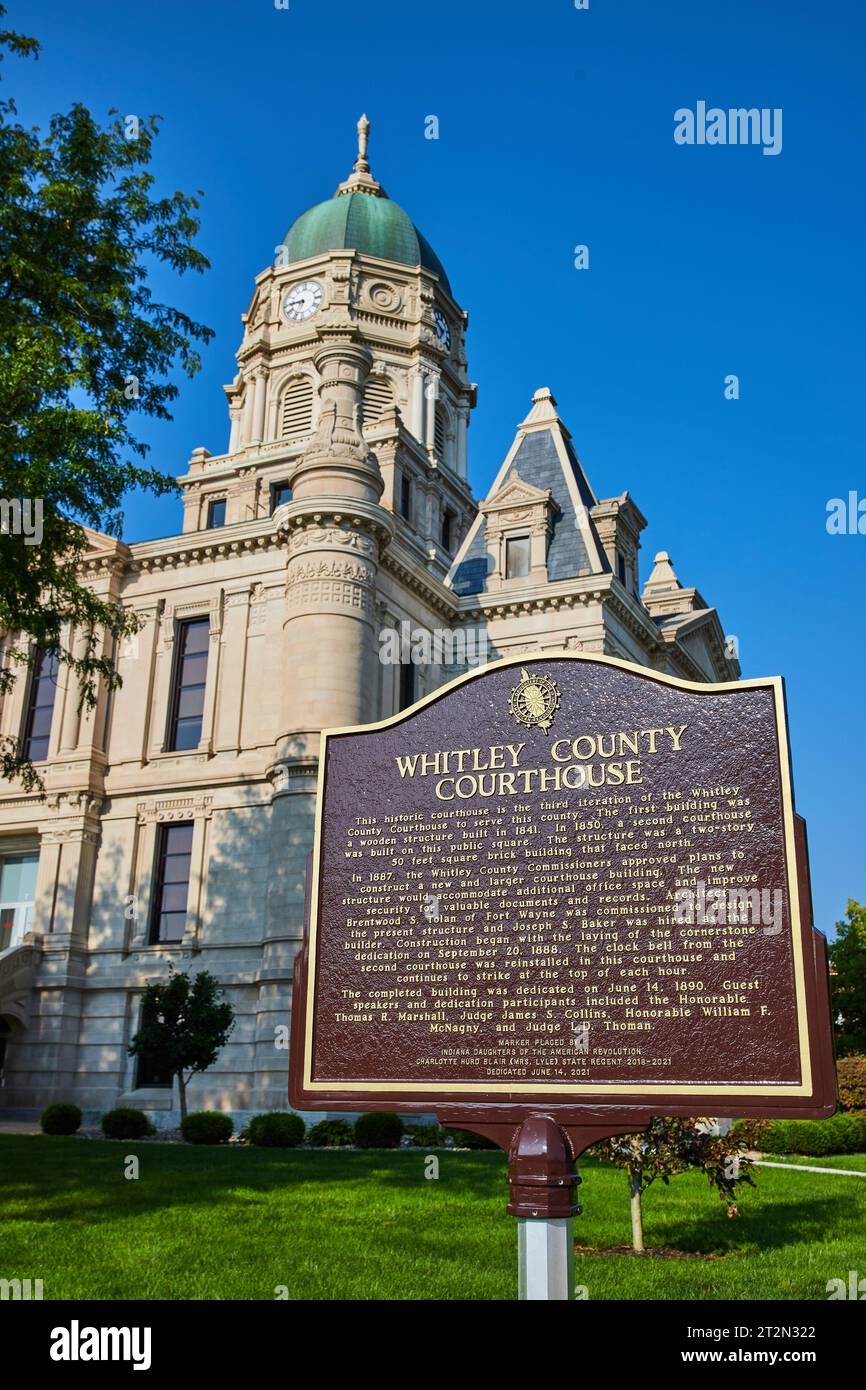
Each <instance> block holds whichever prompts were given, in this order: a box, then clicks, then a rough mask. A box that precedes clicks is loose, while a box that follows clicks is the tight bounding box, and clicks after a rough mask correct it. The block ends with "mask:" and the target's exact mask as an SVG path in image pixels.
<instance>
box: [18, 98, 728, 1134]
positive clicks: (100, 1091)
mask: <svg viewBox="0 0 866 1390" xmlns="http://www.w3.org/2000/svg"><path fill="white" fill-rule="evenodd" d="M367 131H368V126H367V123H366V121H365V120H362V121H361V122H360V123H359V152H358V157H357V159H356V161H355V165H354V171H353V173H352V174H351V175H350V177H349V178H348V179H346V181H345V182H344V183H341V184H340V186H339V187H338V189H337V191H336V193H335V194H334V196H333V197H332V198H330V199H328V200H327V201H325V202H322V203H319V204H318V205H317V206H315V207H312V208H310V209H309V210H308V211H306V212H303V213H302V214H301V215H300V216H299V217H298V218H297V220H296V221H295V222H293V224H292V225H291V227H290V228H289V230H288V232H287V233H286V235H285V240H284V243H283V244H282V246H281V249H280V253H279V254H278V256H277V257H276V260H275V263H274V264H272V265H268V266H266V267H265V268H264V269H263V270H262V271H261V272H260V274H259V275H258V276H257V277H256V280H255V285H254V288H253V293H252V299H251V301H250V305H249V308H248V310H247V312H246V313H245V314H244V315H243V316H242V323H243V338H242V341H241V345H240V348H239V350H238V353H237V371H236V374H235V376H234V378H233V380H232V381H231V383H230V384H229V385H228V386H227V387H226V388H225V391H226V396H227V404H228V417H229V418H228V447H227V448H226V450H225V452H223V453H216V454H214V453H210V452H209V451H208V450H207V449H205V448H196V449H194V450H193V451H192V455H191V457H190V460H189V463H188V465H187V468H186V471H185V472H184V473H183V475H182V476H181V478H180V484H181V487H182V492H183V525H182V529H181V531H180V532H179V534H176V535H172V536H168V537H164V538H160V539H157V540H151V541H145V542H141V543H136V544H132V545H127V544H125V543H124V542H122V541H119V540H115V539H112V538H110V537H108V536H104V535H98V534H95V533H91V534H90V535H89V537H88V539H89V550H88V553H87V556H86V560H85V566H84V567H85V571H86V575H87V582H89V583H91V584H92V585H93V586H94V588H95V589H97V590H98V591H99V592H100V593H101V594H104V595H110V596H111V597H112V598H115V599H117V600H118V602H120V603H122V604H124V605H125V606H127V607H129V608H130V609H132V610H133V611H134V612H135V614H136V615H137V617H138V619H139V623H140V626H139V630H138V632H137V634H136V636H135V637H134V638H131V639H130V640H128V641H127V642H126V643H125V644H123V646H122V647H121V649H120V650H119V651H117V653H116V657H117V661H118V664H119V670H120V674H121V676H122V680H123V684H122V687H121V688H120V689H118V690H117V691H116V692H115V693H114V694H113V695H111V694H109V693H108V692H107V691H106V690H104V689H103V690H102V691H101V693H100V696H99V699H98V702H97V705H96V708H95V709H94V710H92V711H87V710H80V709H79V700H78V692H77V688H76V687H75V685H74V682H70V681H69V680H68V679H67V671H66V668H65V667H62V666H61V667H60V668H59V670H58V669H57V667H56V663H55V662H54V660H53V658H52V656H51V654H50V653H45V654H44V655H42V657H41V660H40V662H39V664H38V666H37V669H36V670H35V671H34V673H33V674H32V676H31V677H30V678H29V679H25V678H23V677H22V678H21V679H19V680H18V681H17V683H16V685H15V687H14V690H13V692H12V693H11V694H10V695H9V696H7V697H6V698H5V700H4V702H3V705H2V712H0V720H2V732H3V734H5V735H7V736H11V737H13V738H19V739H20V740H21V741H22V744H23V747H24V750H25V751H26V752H27V753H28V754H29V755H30V757H31V758H33V759H34V761H35V762H36V763H37V765H38V767H39V769H40V771H41V773H42V776H43V779H44V784H45V796H44V798H43V799H40V798H39V797H38V796H37V795H36V794H28V793H26V792H24V791H23V790H22V789H21V787H20V786H17V785H10V784H4V785H3V788H2V791H0V914H2V915H0V1066H2V1089H0V1112H2V1113H5V1114H6V1115H28V1114H35V1113H36V1112H37V1111H38V1110H39V1109H40V1108H41V1107H42V1106H44V1105H45V1104H47V1103H48V1102H50V1101H52V1100H72V1101H75V1102H77V1103H78V1104H79V1105H81V1106H82V1107H83V1108H84V1109H85V1111H86V1112H90V1113H91V1115H92V1116H95V1114H96V1113H98V1112H100V1111H104V1110H107V1109H109V1108H110V1107H112V1106H115V1105H118V1104H125V1105H135V1106H138V1107H140V1108H142V1109H144V1110H147V1111H148V1112H150V1113H152V1115H153V1118H154V1119H155V1121H156V1122H157V1123H158V1124H163V1125H168V1124H171V1123H176V1120H177V1108H176V1106H177V1102H176V1096H174V1095H173V1093H172V1090H171V1088H170V1087H166V1086H165V1085H163V1084H160V1082H161V1078H160V1077H158V1076H155V1075H153V1074H150V1073H149V1072H148V1069H147V1067H144V1066H141V1065H139V1064H137V1063H136V1061H135V1060H133V1059H132V1058H130V1057H129V1055H128V1052H127V1048H128V1045H129V1042H130V1039H131V1037H132V1035H133V1034H134V1032H135V1030H136V1027H137V1024H138V1018H139V1011H140V1000H141V991H142V990H143V988H144V987H145V986H146V985H147V984H148V983H149V982H150V981H153V980H158V979H162V978H165V976H166V975H167V973H168V970H169V967H170V965H172V964H173V965H174V966H175V967H176V968H177V969H180V970H190V971H193V972H194V971H196V970H199V969H208V970H210V971H211V972H212V973H213V974H214V975H216V976H217V977H218V978H219V980H220V981H221V982H222V984H223V985H224V986H225V988H226V990H227V993H228V996H229V998H230V1000H231V1002H232V1004H233V1006H234V1009H235V1012H236V1024H235V1028H234V1032H233V1033H232V1035H231V1038H230V1040H229V1043H228V1045H227V1046H226V1047H225V1048H224V1049H223V1051H222V1053H221V1054H220V1057H219V1059H218V1061H217V1063H216V1065H215V1066H214V1067H213V1068H212V1069H211V1070H210V1071H208V1072H207V1073H206V1074H205V1075H204V1076H202V1077H199V1078H196V1079H195V1080H194V1082H193V1083H192V1085H191V1087H190V1095H189V1101H190V1107H191V1108H202V1107H208V1108H221V1109H225V1110H230V1111H232V1112H233V1113H234V1114H235V1115H236V1116H239V1115H241V1114H243V1113H244V1112H256V1111H261V1110H265V1109H269V1108H285V1107H286V1104H287V1098H286V1076H287V1052H286V1050H285V1031H286V1025H287V1024H288V1022H289V1017H290V1009H291V983H292V962H293V958H294V955H295V952H296V950H297V947H298V943H299V941H300V939H301V936H302V931H303V923H302V907H303V881H304V870H305V862H306V858H307V853H308V850H309V848H310V843H311V836H312V826H313V814H314V803H315V788H316V765H317V756H318V748H319V732H320V730H321V729H322V728H324V727H328V726H331V725H347V724H358V723H363V722H366V721H369V720H374V719H379V718H382V717H385V716H387V715H391V714H393V713H395V712H396V711H398V710H400V709H401V708H403V707H405V706H406V705H408V704H411V703H412V702H413V701H414V700H415V699H417V698H419V697H420V696H422V695H424V694H426V693H428V692H429V691H431V690H433V689H435V688H436V687H437V686H438V685H440V684H441V683H442V682H443V681H445V680H448V679H450V678H452V677H453V676H454V675H457V674H459V673H460V671H461V670H463V669H465V668H466V665H467V663H468V664H472V663H473V662H476V661H477V660H478V659H479V657H486V659H495V658H496V657H498V656H505V655H509V654H515V653H526V654H527V659H528V660H529V659H531V654H532V653H533V652H536V651H540V650H542V649H547V650H550V649H557V650H566V651H585V652H600V653H607V654H610V655H614V656H618V657H622V658H625V659H626V660H629V661H633V662H638V663H641V664H643V665H645V666H648V667H650V668H652V669H653V670H657V671H662V672H667V673H669V674H672V675H675V676H680V677H685V678H687V679H689V680H699V681H701V680H725V679H732V678H734V677H736V676H737V675H738V673H739V670H738V666H737V662H736V660H735V659H734V658H733V657H732V656H730V655H729V654H728V653H727V651H726V643H725V637H724V635H723V629H722V627H721V625H720V622H719V618H718V616H717V614H716V612H715V610H714V609H713V608H711V607H709V606H708V604H707V603H706V602H705V600H704V599H703V597H702V596H701V594H700V592H699V591H698V590H697V589H696V588H693V587H688V586H685V585H683V584H682V583H681V582H680V580H679V579H678V578H677V575H676V573H675V571H674V568H673V565H672V563H671V560H670V558H669V556H668V555H667V553H664V552H663V553H661V554H659V555H657V556H656V557H655V562H654V564H653V565H652V566H644V569H645V570H647V569H648V571H649V572H648V573H647V574H646V575H645V577H644V578H643V579H642V577H641V572H640V571H641V566H640V562H639V557H640V537H641V532H642V530H643V528H644V527H645V525H646V520H645V518H644V516H643V514H642V512H641V510H640V508H639V507H638V505H637V502H636V501H635V500H634V499H633V498H632V496H631V494H630V492H628V491H623V492H621V493H620V494H619V495H618V496H615V497H606V498H597V497H596V495H595V493H594V491H593V488H592V484H591V481H590V479H589V478H588V477H587V476H586V474H585V473H584V471H583V468H582V466H581V464H580V461H579V459H578V455H577V452H576V450H575V445H574V443H573V441H572V438H571V435H570V434H569V431H568V429H567V427H566V425H565V424H564V422H563V421H562V420H561V419H560V417H559V414H558V411H557V406H556V401H555V400H554V397H553V395H552V394H551V392H550V391H549V390H548V389H546V388H545V389H541V390H538V391H536V392H535V395H534V397H533V398H532V401H531V402H530V401H529V400H528V399H527V400H526V401H525V402H524V403H517V408H516V411H515V415H516V416H517V415H523V416H524V417H525V418H523V420H522V423H521V424H520V425H519V426H518V427H517V432H516V435H515V438H514V443H513V444H512V446H511V448H510V450H509V452H508V455H507V457H506V458H505V460H504V461H503V463H502V466H501V468H500V470H499V472H498V474H497V477H496V480H495V482H494V483H493V486H492V487H491V489H490V491H489V493H488V495H487V496H486V497H485V498H484V500H483V501H480V502H479V501H477V500H476V498H475V497H474V495H473V492H472V488H471V486H470V473H469V461H468V460H469V439H470V433H471V432H470V428H469V425H470V419H471V414H472V410H473V407H474V405H475V400H476V387H475V385H474V384H473V382H472V380H471V377H470V373H469V370H468V356H467V351H468V348H467V335H466V328H467V315H466V312H465V310H464V309H463V308H462V307H461V304H460V303H459V302H458V300H457V299H456V297H455V291H454V290H453V289H452V287H451V284H450V282H449V279H448V274H447V271H446V269H445V267H444V266H443V265H442V263H441V262H440V261H439V259H438V257H437V256H436V254H435V253H434V251H433V249H432V248H431V247H430V245H429V244H428V243H427V241H425V239H424V237H423V236H422V235H421V233H420V232H419V231H418V229H417V228H416V227H415V226H414V224H413V223H412V221H411V220H410V218H409V217H408V216H407V214H406V213H405V212H404V211H403V210H402V208H401V207H400V206H399V205H398V204H397V203H396V202H394V201H392V200H391V199H390V198H389V197H388V196H387V194H386V193H385V190H384V189H383V188H382V186H381V185H380V184H379V183H378V182H377V181H376V179H375V178H373V177H372V175H371V172H370V165H369V162H368V159H367ZM279 230H280V229H277V231H279ZM463 288H469V287H462V286H461V289H463ZM528 365H530V366H531V364H528ZM521 405H522V409H521ZM623 481H624V482H625V481H627V480H623ZM393 633H397V634H399V636H400V641H399V643H396V644H395V643H394V642H393V641H389V640H387V639H388V635H389V634H393ZM419 634H421V635H422V639H423V636H424V635H425V634H426V635H427V637H429V638H431V639H432V638H433V637H436V638H438V643H437V642H427V643H426V644H425V641H424V640H420V641H417V640H416V639H417V638H418V635H419ZM66 640H68V641H70V642H71V643H73V644H75V643H76V642H79V641H80V640H81V639H80V636H79V635H77V634H75V633H71V634H67V637H66ZM395 645H396V646H397V647H398V656H399V657H401V658H402V659H401V660H398V661H396V662H395V661H394V660H392V659H389V660H382V659H381V658H382V657H383V656H388V657H393V654H394V650H395ZM425 646H426V647H432V656H433V657H434V658H435V660H433V661H431V660H429V659H427V658H428V657H429V656H430V655H431V652H430V651H426V650H425ZM419 653H420V655H421V658H422V659H420V660H417V659H416V660H412V659H411V658H412V656H413V655H414V656H415V657H416V658H417V657H418V656H419ZM362 809H363V808H362V807H359V811H361V810H362Z"/></svg>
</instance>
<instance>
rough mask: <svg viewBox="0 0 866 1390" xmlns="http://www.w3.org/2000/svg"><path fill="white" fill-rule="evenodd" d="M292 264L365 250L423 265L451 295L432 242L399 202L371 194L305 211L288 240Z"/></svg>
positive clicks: (349, 195) (353, 195)
mask: <svg viewBox="0 0 866 1390" xmlns="http://www.w3.org/2000/svg"><path fill="white" fill-rule="evenodd" d="M285 245H286V254H287V257H288V259H289V261H303V260H306V258H307V257H308V256H318V255H320V254H321V253H322V252H323V251H338V250H344V249H347V250H354V251H363V252H364V253H365V254H366V255H368V256H380V257H381V258H382V260H384V261H399V262H400V264H401V265H423V266H424V267H425V268H426V269H427V270H432V271H433V273H434V275H438V276H439V279H440V281H441V283H442V285H443V287H444V288H445V289H446V290H447V291H448V293H449V294H450V293H451V286H450V285H449V283H448V276H447V275H446V274H445V271H444V269H443V266H442V262H441V261H440V259H439V257H438V256H437V255H436V252H435V251H434V250H433V247H432V246H431V245H430V243H429V242H428V241H427V240H426V239H425V238H424V237H423V236H422V235H421V233H420V232H419V231H418V228H417V227H416V226H415V224H414V223H413V222H412V220H411V219H410V217H409V215H408V213H405V212H404V211H403V209H402V208H401V207H400V206H399V204H398V203H393V202H392V201H391V199H390V198H382V197H378V198H377V197H371V196H370V194H369V193H343V194H341V195H340V196H339V197H336V198H329V199H328V201H327V202H326V203H317V204H316V206H315V207H312V208H309V210H308V211H307V212H302V213H301V215H300V217H299V218H298V219H297V221H295V222H293V223H292V225H291V227H290V228H289V230H288V232H287V233H286V239H285Z"/></svg>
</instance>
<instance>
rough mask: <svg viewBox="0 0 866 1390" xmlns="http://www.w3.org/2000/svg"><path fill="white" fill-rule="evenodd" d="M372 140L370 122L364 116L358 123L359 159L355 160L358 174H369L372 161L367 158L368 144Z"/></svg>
mask: <svg viewBox="0 0 866 1390" xmlns="http://www.w3.org/2000/svg"><path fill="white" fill-rule="evenodd" d="M369 139H370V122H369V121H368V120H367V117H366V115H363V116H362V117H361V119H360V121H359V122H358V158H357V159H356V160H355V173H356V174H369V172H370V161H369V160H368V158H367V142H368V141H369Z"/></svg>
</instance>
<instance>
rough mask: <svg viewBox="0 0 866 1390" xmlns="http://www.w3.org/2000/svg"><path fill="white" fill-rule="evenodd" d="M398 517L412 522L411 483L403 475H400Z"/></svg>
mask: <svg viewBox="0 0 866 1390" xmlns="http://www.w3.org/2000/svg"><path fill="white" fill-rule="evenodd" d="M400 515H401V516H404V517H405V518H406V520H407V521H411V520H412V483H411V480H410V479H409V478H407V477H406V474H405V473H402V474H401V475H400Z"/></svg>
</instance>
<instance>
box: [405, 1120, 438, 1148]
mask: <svg viewBox="0 0 866 1390" xmlns="http://www.w3.org/2000/svg"><path fill="white" fill-rule="evenodd" d="M406 1134H407V1135H408V1137H409V1138H410V1139H411V1140H412V1143H413V1144H414V1145H415V1147H416V1148H418V1149H441V1147H442V1145H443V1144H444V1142H445V1131H444V1130H443V1129H442V1127H441V1126H440V1125H407V1126H406Z"/></svg>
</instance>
